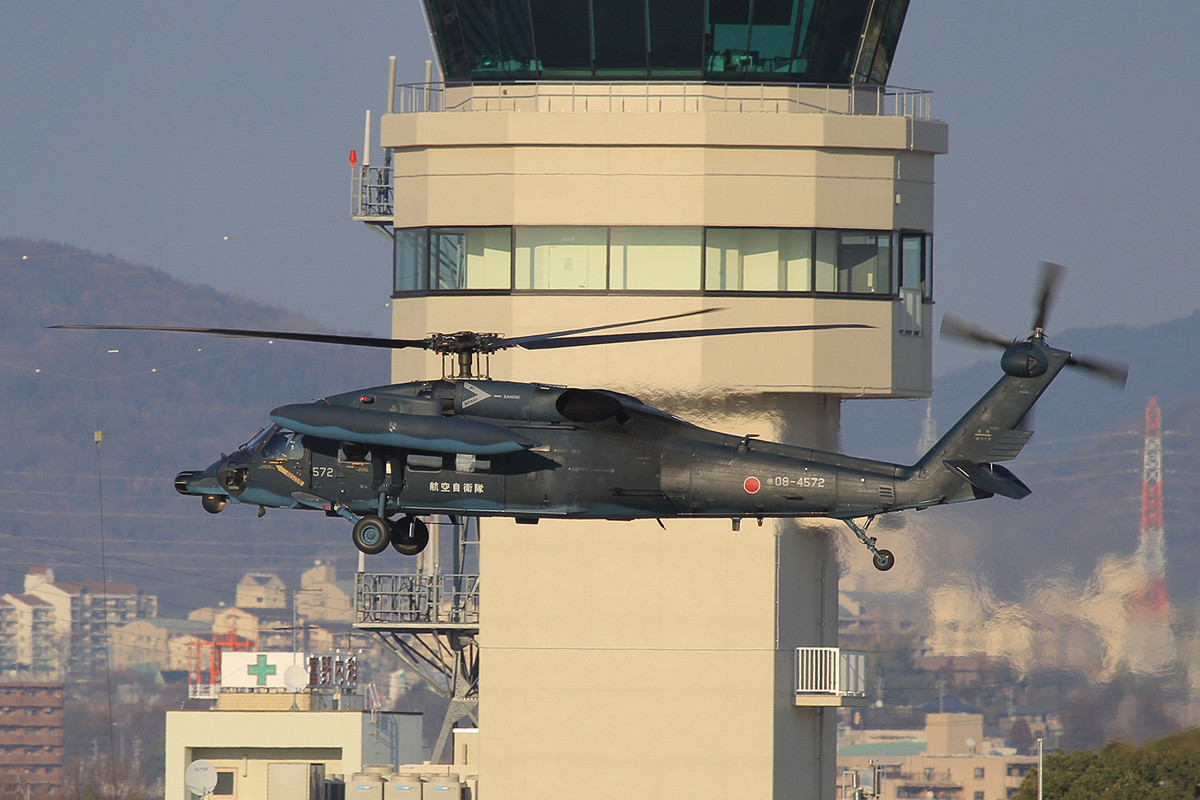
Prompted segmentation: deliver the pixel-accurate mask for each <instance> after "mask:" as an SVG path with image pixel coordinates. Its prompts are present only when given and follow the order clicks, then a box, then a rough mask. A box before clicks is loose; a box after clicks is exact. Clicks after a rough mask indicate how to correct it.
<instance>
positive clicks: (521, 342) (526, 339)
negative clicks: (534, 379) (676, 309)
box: [496, 308, 725, 350]
mask: <svg viewBox="0 0 1200 800" xmlns="http://www.w3.org/2000/svg"><path fill="white" fill-rule="evenodd" d="M724 310H725V309H724V308H702V309H699V310H698V311H685V312H683V313H682V314H668V315H667V316H665V317H650V318H649V319H635V320H630V321H629V322H613V323H611V324H608V325H593V326H592V327H590V328H576V329H574V330H570V331H552V332H550V333H533V334H530V335H529V336H513V337H511V338H506V339H503V340H502V341H501V342H499V344H498V345H497V348H496V349H498V350H499V349H501V348H505V347H527V346H528V345H529V343H530V342H539V341H542V340H544V339H559V338H562V337H563V336H574V335H575V334H579V333H591V332H592V331H604V330H609V329H611V328H627V327H629V326H630V325H641V324H643V323H647V322H662V321H663V320H668V319H681V318H683V317H694V316H696V315H697V314H709V313H711V312H713V311H724Z"/></svg>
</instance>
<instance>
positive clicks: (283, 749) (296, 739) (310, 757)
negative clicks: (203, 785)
mask: <svg viewBox="0 0 1200 800" xmlns="http://www.w3.org/2000/svg"><path fill="white" fill-rule="evenodd" d="M420 728H421V722H420V716H419V715H409V714H393V713H391V712H383V713H382V715H380V716H379V718H378V719H376V717H374V716H373V715H372V714H371V713H368V712H358V711H168V712H167V720H166V742H165V751H166V775H165V787H166V789H165V793H164V797H165V799H166V800H190V798H191V794H190V793H189V792H188V791H187V789H186V787H185V786H184V777H183V775H184V770H185V769H186V768H187V765H188V764H189V763H191V762H192V761H193V760H195V759H200V758H203V759H207V760H209V761H211V762H212V763H213V765H214V766H216V768H217V769H218V770H221V771H229V770H232V771H233V772H234V773H235V775H234V794H233V796H232V800H262V798H265V797H266V796H267V765H268V764H269V763H273V762H294V763H304V764H308V763H323V764H325V774H326V775H327V776H331V775H334V774H342V775H346V776H347V777H349V776H350V775H351V774H353V773H355V772H358V771H360V770H361V769H362V768H363V766H364V765H365V764H382V763H390V764H392V765H393V766H394V765H395V764H396V763H397V762H398V761H400V760H402V759H404V758H406V757H407V758H411V756H412V753H409V752H405V753H400V752H397V751H396V748H397V747H400V746H403V745H405V744H407V743H408V742H409V741H410V740H414V739H415V738H416V737H419V735H420ZM389 748H390V749H389Z"/></svg>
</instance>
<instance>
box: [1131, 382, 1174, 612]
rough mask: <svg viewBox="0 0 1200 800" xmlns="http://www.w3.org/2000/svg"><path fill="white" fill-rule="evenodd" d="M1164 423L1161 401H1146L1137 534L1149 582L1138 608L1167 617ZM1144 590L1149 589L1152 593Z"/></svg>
mask: <svg viewBox="0 0 1200 800" xmlns="http://www.w3.org/2000/svg"><path fill="white" fill-rule="evenodd" d="M1162 503H1163V500H1162V423H1161V416H1160V415H1159V411H1158V401H1157V400H1156V399H1154V398H1153V397H1151V398H1150V402H1149V403H1147V404H1146V448H1145V451H1144V455H1143V457H1142V529H1141V533H1140V534H1139V536H1138V552H1137V555H1138V563H1139V565H1140V566H1141V567H1142V569H1143V570H1144V571H1145V574H1146V586H1144V587H1143V590H1144V591H1142V592H1139V595H1140V596H1139V597H1136V598H1135V600H1141V601H1142V602H1141V603H1140V604H1139V607H1138V608H1137V609H1136V610H1139V611H1144V612H1148V613H1149V614H1150V616H1151V618H1152V619H1161V620H1162V621H1166V618H1167V617H1166V615H1167V614H1168V613H1169V612H1170V607H1169V606H1168V604H1167V589H1166V583H1165V581H1164V579H1163V505H1162ZM1145 590H1148V591H1149V594H1147V593H1146V591H1145Z"/></svg>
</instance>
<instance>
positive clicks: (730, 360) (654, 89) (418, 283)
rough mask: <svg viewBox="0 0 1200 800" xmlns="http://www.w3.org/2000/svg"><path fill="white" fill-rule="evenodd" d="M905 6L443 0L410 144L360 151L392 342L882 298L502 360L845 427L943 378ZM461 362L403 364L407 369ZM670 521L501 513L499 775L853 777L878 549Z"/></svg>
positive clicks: (400, 141)
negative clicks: (744, 329) (842, 596)
mask: <svg viewBox="0 0 1200 800" xmlns="http://www.w3.org/2000/svg"><path fill="white" fill-rule="evenodd" d="M907 5H908V0H839V1H838V2H830V1H829V0H605V1H604V2H601V1H600V0H520V1H519V2H518V0H423V10H424V13H425V15H426V19H427V20H428V23H429V28H430V33H431V36H432V40H433V43H434V46H435V50H436V59H437V61H436V67H435V68H434V69H433V70H431V72H430V75H429V76H427V78H426V81H425V82H424V83H422V84H420V85H399V86H398V85H396V81H395V78H394V75H393V76H392V79H391V80H390V81H389V83H390V85H389V94H388V100H387V103H388V107H387V108H386V109H385V113H384V114H383V115H382V117H381V118H380V119H379V120H378V127H377V132H374V131H372V128H371V126H370V124H368V131H369V136H370V137H371V138H372V139H374V138H375V137H376V136H377V142H378V144H377V145H376V147H377V148H379V149H381V150H382V152H383V154H384V155H383V160H382V164H383V166H379V165H378V163H376V164H375V165H372V164H364V165H363V166H362V167H361V168H360V169H358V170H357V171H356V173H355V174H356V175H358V176H359V177H358V183H357V185H356V190H355V195H354V198H355V202H356V204H357V206H356V211H355V216H356V217H357V218H359V219H361V220H363V221H365V222H367V223H369V224H371V225H373V226H376V227H377V228H379V229H380V230H381V231H383V232H385V233H387V234H388V236H389V237H390V238H391V239H392V241H393V245H394V248H393V252H394V260H393V274H394V292H393V323H392V324H393V335H394V336H396V337H403V338H417V337H421V336H424V335H425V334H426V333H428V332H432V331H441V332H452V331H458V330H473V331H488V332H502V333H504V334H507V335H525V334H532V333H535V332H541V331H552V330H563V329H572V328H579V327H585V326H593V325H603V324H609V323H615V322H620V321H625V320H635V319H644V318H652V317H660V316H663V315H667V314H672V313H683V312H689V311H694V310H697V309H705V308H719V309H721V311H719V312H714V313H709V314H705V315H702V316H700V317H694V318H691V319H689V320H687V321H686V327H697V326H711V327H733V326H744V325H764V324H779V325H783V324H805V323H866V324H867V325H870V326H871V327H870V328H869V329H853V330H829V331H822V332H815V333H814V332H798V333H779V334H753V335H744V336H734V337H725V338H709V339H688V340H679V341H655V342H649V343H641V344H614V345H605V346H600V347H594V348H589V349H584V350H546V351H532V352H526V351H511V350H510V351H504V352H502V353H500V354H497V355H495V356H493V357H492V360H491V365H490V368H491V375H492V377H494V378H504V379H513V380H527V381H535V382H545V383H553V384H567V385H576V386H581V387H587V388H613V389H617V390H620V391H624V392H627V393H630V394H634V395H637V396H640V397H642V399H644V400H645V401H647V402H650V403H652V404H655V405H659V406H662V407H665V408H667V409H668V410H671V411H673V412H675V413H677V414H678V415H680V416H682V417H684V418H686V419H689V420H692V421H695V422H698V423H701V424H704V425H706V426H708V427H716V428H718V429H720V430H723V431H725V432H728V433H734V434H748V435H757V436H762V437H764V438H773V439H777V440H782V441H787V442H790V443H795V444H803V445H808V446H815V447H819V448H822V449H830V450H836V449H837V448H838V427H839V416H840V415H839V410H840V404H841V402H842V401H843V400H844V399H847V398H871V397H878V398H887V397H924V396H927V395H928V394H929V393H930V390H931V347H930V346H931V337H930V332H929V330H928V322H929V313H928V311H929V304H930V303H931V302H932V298H931V289H932V285H933V282H932V257H931V255H932V249H933V248H932V233H933V186H934V180H933V177H934V156H935V155H938V154H940V153H945V152H946V147H947V128H946V125H945V124H944V123H942V122H940V121H937V120H935V119H932V118H931V117H930V109H929V96H928V95H927V94H925V93H923V92H919V91H911V90H900V89H893V88H890V87H888V86H887V85H886V81H887V77H888V71H889V67H890V64H891V61H892V57H893V54H894V52H895V48H896V44H897V41H898V39H899V35H900V29H901V25H902V23H903V20H904V16H905V12H906V10H907ZM393 63H394V62H393ZM371 149H372V147H371V146H368V147H367V148H366V150H367V153H365V154H364V155H369V153H370V151H371ZM375 160H376V162H378V161H379V158H378V156H376V159H375ZM645 327H646V329H662V328H670V327H680V326H679V325H678V324H677V321H674V322H662V323H651V324H648V325H646V326H645ZM441 371H442V364H441V362H440V360H439V358H438V357H437V356H433V355H431V354H428V353H425V352H416V351H402V352H399V353H397V355H396V356H395V357H394V361H393V375H394V378H395V379H396V380H398V381H399V380H411V379H414V378H417V377H433V376H436V375H439V374H441ZM861 455H868V456H869V455H871V454H869V453H864V454H861ZM664 525H665V529H664V528H663V527H660V526H659V525H657V524H656V523H655V522H653V521H649V522H579V521H571V520H562V521H547V520H543V521H541V523H540V524H537V525H522V524H517V523H516V522H515V521H510V520H503V519H490V518H489V519H484V520H482V522H481V525H480V537H479V539H480V545H479V547H480V583H479V585H480V596H479V634H478V647H479V678H478V719H479V738H478V756H477V759H478V761H477V765H478V770H479V791H480V796H481V797H482V798H484V800H508V799H509V798H529V797H551V796H554V797H557V796H569V797H573V798H614V797H620V798H679V797H687V798H692V799H693V800H694V799H695V798H726V797H756V798H770V797H775V798H784V797H788V798H792V797H795V798H814V800H822V799H823V798H830V797H833V795H834V791H835V789H834V787H835V780H836V766H835V765H836V758H835V755H836V753H835V738H836V719H837V708H838V707H839V706H841V705H845V704H848V703H852V702H855V701H856V700H862V698H861V697H859V696H858V694H859V693H858V691H857V688H856V686H857V685H856V684H851V685H850V686H849V687H848V686H847V684H845V683H844V682H842V681H843V679H845V678H846V677H847V676H849V678H850V679H851V681H852V680H853V677H854V676H853V675H852V674H851V673H852V672H853V669H852V668H853V667H854V663H855V662H853V661H848V660H847V659H846V658H844V656H845V655H846V654H844V653H839V651H838V650H837V646H838V640H837V631H838V625H837V622H838V617H837V584H838V575H839V565H838V559H837V552H838V551H839V550H841V551H843V553H844V555H843V558H846V559H857V560H861V561H862V563H863V564H864V565H866V564H868V563H869V560H870V554H869V553H868V552H867V551H866V550H865V549H863V548H861V547H860V546H858V544H857V542H856V541H855V540H854V539H853V538H852V537H850V536H849V535H848V532H847V531H846V530H845V528H844V526H842V525H841V524H840V523H836V522H832V521H820V520H818V521H813V522H811V523H806V522H800V523H795V522H777V521H773V520H766V521H765V523H764V524H762V525H758V524H755V522H754V521H753V520H750V521H747V524H743V525H741V526H740V530H735V529H734V528H735V526H734V525H731V523H730V521H729V520H724V521H711V520H710V521H683V520H664ZM884 544H886V542H881V545H884ZM393 555H394V554H393ZM380 558H383V557H382V556H380ZM372 568H374V567H372ZM903 568H904V563H903V562H901V563H900V564H899V566H898V567H897V569H898V570H902V569H903ZM827 657H828V658H832V661H828V660H824V659H826V658H827ZM814 664H817V665H818V666H817V667H814V666H813V665H814ZM820 665H825V666H820ZM828 665H832V666H828ZM822 670H824V672H822ZM814 671H815V672H816V673H821V674H818V675H816V678H818V679H817V680H815V682H814V674H813V673H814ZM821 675H824V676H825V677H824V678H822V677H821ZM839 675H841V677H840V678H839Z"/></svg>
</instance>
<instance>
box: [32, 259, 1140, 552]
mask: <svg viewBox="0 0 1200 800" xmlns="http://www.w3.org/2000/svg"><path fill="white" fill-rule="evenodd" d="M1061 273H1062V268H1061V267H1059V266H1057V265H1046V267H1045V272H1044V277H1043V280H1042V287H1041V290H1040V292H1039V297H1038V300H1037V302H1036V303H1035V307H1036V309H1037V310H1036V313H1035V317H1034V322H1033V332H1032V334H1031V335H1030V336H1029V337H1028V338H1026V339H1023V340H1008V339H1004V338H1002V337H1000V336H996V335H994V334H991V333H988V332H986V331H982V330H980V329H978V328H975V327H974V326H971V325H968V324H966V323H963V322H959V321H957V320H954V319H952V318H951V319H947V320H944V322H943V327H942V333H943V335H952V336H957V337H962V338H966V339H969V340H973V341H976V342H982V343H987V344H994V345H999V346H1000V347H1002V348H1003V349H1004V353H1003V355H1002V356H1001V358H1000V367H1001V369H1002V370H1003V373H1004V374H1003V376H1002V377H1001V378H1000V379H999V380H998V381H997V383H996V384H995V385H994V386H993V387H992V388H991V389H990V390H989V391H988V392H987V393H986V394H985V395H984V396H983V398H981V399H980V400H979V402H977V403H976V404H975V405H974V407H972V408H971V409H970V410H969V411H968V412H967V413H966V414H965V415H964V416H963V417H962V419H960V420H959V421H958V422H957V423H956V424H955V425H954V426H953V427H952V428H951V429H950V431H949V432H948V433H946V435H945V436H943V437H942V439H941V440H940V441H938V442H937V443H936V444H935V445H934V446H933V447H932V448H931V449H930V450H929V452H927V453H926V454H925V455H924V456H923V457H922V458H921V459H920V460H919V461H917V462H916V463H915V464H912V465H908V466H905V465H901V464H892V463H887V462H883V461H874V460H871V459H865V458H855V457H851V456H847V455H843V454H840V453H832V452H822V451H819V450H814V449H811V448H807V447H798V446H793V445H786V444H778V443H774V442H768V441H763V440H760V439H758V438H754V437H752V436H735V435H730V434H725V433H719V432H717V431H712V430H707V429H704V428H701V427H699V426H696V425H693V424H692V423H689V422H687V421H685V420H683V419H680V418H679V417H677V416H675V415H673V414H670V413H668V412H666V411H663V410H661V409H658V408H653V407H651V406H648V405H646V404H645V403H643V402H641V401H640V400H638V399H637V398H635V397H631V396H629V395H627V394H623V393H620V392H615V391H611V390H608V389H580V388H571V387H563V386H552V385H546V384H538V383H518V382H512V381H501V380H492V379H491V378H489V377H488V375H487V372H488V371H487V368H486V362H487V357H488V356H489V355H490V354H492V353H495V352H498V351H500V350H503V349H506V348H513V347H520V348H524V349H547V348H559V347H585V346H592V345H599V344H612V343H617V342H635V341H647V340H656V339H657V340H661V339H673V338H691V337H697V336H727V335H741V334H750V333H782V332H788V331H792V332H802V331H808V332H812V331H819V330H828V329H843V328H862V327H868V326H864V325H858V324H832V325H787V326H762V327H741V328H708V329H692V330H673V331H653V332H640V333H631V332H617V333H614V332H604V331H608V330H609V329H612V328H618V327H625V326H629V325H634V324H639V323H645V322H653V321H660V320H665V319H675V318H679V317H683V316H691V315H694V314H699V313H706V312H708V311H712V310H714V309H705V310H703V311H694V312H688V313H687V314H676V315H672V316H669V317H656V318H654V319H649V320H637V321H635V322H624V323H617V324H613V325H602V326H594V327H590V328H578V329H575V330H568V331H555V332H551V333H542V334H536V335H532V336H522V337H512V338H505V337H503V336H501V335H499V334H495V333H476V332H471V331H462V332H458V333H453V334H433V335H430V336H427V337H425V338H423V339H397V340H393V339H382V338H374V337H361V336H343V335H338V334H314V333H299V332H289V331H260V330H242V329H230V328H184V327H161V326H126V325H60V326H54V327H59V328H85V329H92V330H96V329H101V330H147V331H175V332H186V333H204V334H214V335H219V336H231V337H247V338H270V339H285V340H296V341H305V342H323V343H329V344H340V345H354V346H367V347H383V348H421V349H426V350H431V351H433V352H436V353H439V354H441V355H442V357H443V360H444V362H446V363H447V364H449V365H451V367H452V368H450V369H447V370H446V373H447V374H446V375H444V376H443V377H442V378H441V379H439V380H424V381H410V382H407V383H399V384H392V385H386V386H373V387H370V388H366V389H357V390H354V391H350V392H344V393H342V394H335V395H331V396H329V397H325V398H322V399H320V400H317V401H315V402H310V403H293V404H289V405H283V406H280V407H278V408H276V409H275V410H274V411H272V412H271V414H270V418H271V421H272V424H271V425H270V426H268V427H266V428H264V429H263V430H262V431H261V432H260V433H259V434H258V435H257V436H255V437H254V438H253V439H251V440H250V441H248V442H247V443H246V444H244V445H242V446H241V447H239V448H238V449H237V450H236V451H235V452H233V453H232V454H230V455H223V456H222V457H221V458H220V459H219V460H218V461H216V462H214V463H213V464H210V465H209V466H208V467H206V468H204V469H202V470H188V471H184V472H180V473H179V474H178V475H177V476H176V478H175V489H176V490H177V491H178V492H179V493H180V494H183V495H198V496H199V497H200V498H201V504H202V505H203V507H204V510H205V511H208V512H209V513H213V514H216V513H219V512H221V511H223V510H224V509H225V508H226V506H227V505H228V504H230V503H241V504H247V505H252V506H257V507H258V510H259V515H260V516H261V515H262V513H263V510H264V509H265V508H268V507H269V508H296V509H313V510H318V511H323V512H325V513H326V514H327V515H330V516H340V517H344V518H345V519H346V520H348V521H350V522H351V523H352V524H353V527H352V535H351V538H352V540H353V542H354V544H355V546H356V547H357V548H358V549H359V550H361V551H362V552H364V553H368V554H375V553H380V552H382V551H384V550H386V549H387V547H388V545H389V544H390V545H391V546H392V547H393V548H394V549H395V550H397V551H398V552H400V553H402V554H404V555H416V554H417V553H420V552H421V551H422V550H423V549H424V548H425V546H426V544H427V543H428V541H429V530H428V527H427V525H426V523H425V522H424V521H423V520H422V519H421V518H420V517H421V516H427V515H435V514H440V515H448V516H451V517H462V516H476V517H485V516H504V517H511V518H515V520H516V521H517V522H518V523H536V522H537V521H538V520H540V519H543V518H559V519H604V520H632V519H657V520H659V522H660V524H661V520H662V519H664V518H728V519H730V520H732V524H733V528H734V530H737V529H738V527H739V525H740V523H741V521H742V520H743V519H747V518H749V519H757V520H759V521H760V522H761V521H762V520H763V519H764V518H768V517H770V518H777V517H829V518H834V519H840V520H842V521H843V522H844V523H845V524H846V525H847V526H848V527H849V528H850V530H851V531H853V532H854V534H855V536H856V537H857V538H858V539H859V541H861V542H862V544H863V545H864V546H865V547H866V548H867V549H868V550H869V551H870V552H871V554H872V556H873V563H874V565H875V567H876V568H877V569H879V570H888V569H891V568H892V566H893V565H894V563H895V557H894V556H893V554H892V553H891V551H889V550H885V549H881V548H878V547H876V539H875V537H872V536H869V535H868V533H867V529H868V528H869V526H870V524H871V522H872V521H873V520H874V519H875V517H876V516H878V515H880V514H884V513H890V512H895V511H903V510H907V509H923V508H927V507H930V506H935V505H942V504H946V503H956V502H961V501H966V500H977V499H981V498H987V497H992V496H994V495H1001V496H1003V497H1009V498H1013V499H1021V498H1023V497H1025V496H1027V495H1029V494H1030V489H1029V488H1028V487H1027V486H1026V485H1025V484H1024V483H1022V482H1021V481H1020V479H1019V478H1017V477H1016V476H1015V475H1013V473H1012V472H1010V471H1009V470H1008V469H1006V468H1005V467H1003V466H1001V465H1000V463H998V462H1002V461H1008V460H1011V459H1014V458H1016V456H1017V454H1018V453H1019V452H1020V451H1021V449H1022V447H1023V446H1024V445H1025V443H1026V442H1027V441H1028V440H1029V437H1030V436H1031V435H1032V433H1033V432H1032V431H1030V430H1025V429H1023V428H1022V427H1021V424H1022V420H1024V419H1025V417H1026V415H1027V414H1028V412H1029V411H1030V409H1031V408H1032V407H1033V405H1034V403H1035V402H1036V401H1037V399H1038V398H1039V397H1040V396H1041V394H1042V392H1043V391H1044V390H1045V389H1046V387H1048V386H1049V385H1050V383H1051V382H1052V381H1053V380H1054V379H1055V377H1057V376H1058V374H1059V372H1060V371H1062V369H1063V368H1064V367H1066V366H1068V365H1074V366H1079V367H1084V368H1087V369H1090V370H1091V371H1093V372H1096V373H1098V374H1099V375H1100V376H1102V377H1105V378H1108V379H1110V380H1113V381H1115V382H1117V383H1120V384H1122V385H1123V384H1124V382H1125V378H1126V375H1127V370H1126V369H1125V368H1124V367H1121V366H1115V365H1109V364H1104V363H1100V362H1095V361H1087V360H1083V359H1080V358H1077V357H1075V356H1074V355H1072V354H1071V353H1069V352H1067V351H1066V350H1059V349H1057V348H1054V347H1051V346H1050V345H1049V344H1048V343H1047V341H1046V337H1045V330H1044V326H1045V321H1046V315H1047V312H1048V309H1049V306H1050V303H1051V301H1052V298H1053V295H1054V292H1055V287H1056V286H1057V283H1058V281H1059V277H1060V275H1061ZM864 518H865V520H866V522H865V523H864V524H861V525H860V524H859V523H858V522H857V520H859V519H864Z"/></svg>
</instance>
